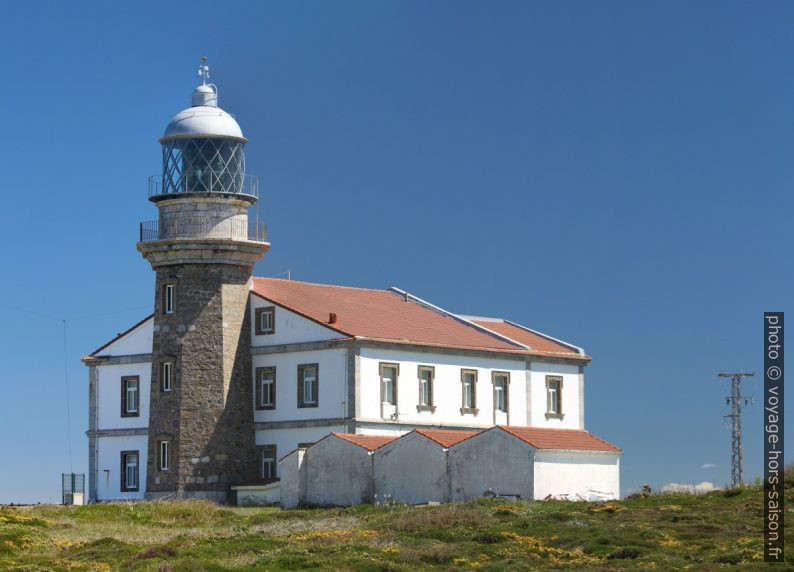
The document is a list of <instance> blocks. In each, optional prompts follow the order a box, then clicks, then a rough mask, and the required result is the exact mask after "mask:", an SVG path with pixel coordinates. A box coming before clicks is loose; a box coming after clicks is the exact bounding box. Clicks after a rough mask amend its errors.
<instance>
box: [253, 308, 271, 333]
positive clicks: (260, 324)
mask: <svg viewBox="0 0 794 572" xmlns="http://www.w3.org/2000/svg"><path fill="white" fill-rule="evenodd" d="M254 316H255V317H256V335H257V336H262V335H265V334H274V333H275V332H276V309H275V307H273V306H269V307H267V308H257V309H256V310H255V312H254Z"/></svg>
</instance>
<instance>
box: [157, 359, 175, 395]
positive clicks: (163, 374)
mask: <svg viewBox="0 0 794 572" xmlns="http://www.w3.org/2000/svg"><path fill="white" fill-rule="evenodd" d="M173 379H174V362H170V361H164V362H161V363H160V390H161V391H165V392H168V391H171V389H172V388H173Z"/></svg>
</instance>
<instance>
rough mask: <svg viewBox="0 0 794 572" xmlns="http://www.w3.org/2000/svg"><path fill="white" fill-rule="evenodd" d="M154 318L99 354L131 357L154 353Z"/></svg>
mask: <svg viewBox="0 0 794 572" xmlns="http://www.w3.org/2000/svg"><path fill="white" fill-rule="evenodd" d="M153 325H154V318H149V319H148V320H146V321H145V322H144V323H142V324H141V325H139V326H138V327H137V328H135V329H134V330H132V331H131V332H129V333H128V334H127V335H126V336H124V337H123V338H120V339H118V340H116V341H115V342H113V343H112V344H110V345H109V346H108V347H106V348H105V349H103V350H102V351H101V352H99V354H97V355H100V356H131V355H140V354H150V353H152V329H153Z"/></svg>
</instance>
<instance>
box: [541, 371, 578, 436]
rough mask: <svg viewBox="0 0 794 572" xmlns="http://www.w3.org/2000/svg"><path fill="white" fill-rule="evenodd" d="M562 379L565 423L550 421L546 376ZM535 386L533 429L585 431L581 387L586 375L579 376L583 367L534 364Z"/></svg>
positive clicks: (563, 419) (563, 421)
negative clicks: (580, 397)
mask: <svg viewBox="0 0 794 572" xmlns="http://www.w3.org/2000/svg"><path fill="white" fill-rule="evenodd" d="M547 375H556V376H561V377H562V413H563V418H562V419H556V418H549V419H546V410H547V404H546V376H547ZM530 377H531V384H532V395H531V403H532V406H531V411H532V412H531V415H530V425H531V426H533V427H550V428H552V429H584V423H583V422H582V421H583V420H582V419H581V416H580V413H581V412H580V408H579V406H580V402H579V396H580V386H581V384H582V383H583V382H584V375H581V376H580V375H579V366H577V365H560V364H556V363H544V362H540V361H533V362H532V364H531V366H530Z"/></svg>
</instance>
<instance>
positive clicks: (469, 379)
mask: <svg viewBox="0 0 794 572" xmlns="http://www.w3.org/2000/svg"><path fill="white" fill-rule="evenodd" d="M460 383H461V386H462V391H463V401H462V403H463V406H462V407H461V408H460V412H461V413H462V414H465V413H474V414H475V415H476V414H477V370H476V369H462V370H460Z"/></svg>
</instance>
